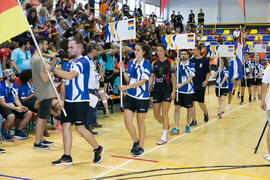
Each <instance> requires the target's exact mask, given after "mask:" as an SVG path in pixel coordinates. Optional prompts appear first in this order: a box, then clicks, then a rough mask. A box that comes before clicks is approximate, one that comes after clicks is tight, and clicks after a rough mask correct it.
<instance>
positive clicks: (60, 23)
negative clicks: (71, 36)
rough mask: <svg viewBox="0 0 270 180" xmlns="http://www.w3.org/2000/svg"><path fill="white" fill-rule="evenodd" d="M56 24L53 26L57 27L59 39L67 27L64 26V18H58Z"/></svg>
mask: <svg viewBox="0 0 270 180" xmlns="http://www.w3.org/2000/svg"><path fill="white" fill-rule="evenodd" d="M57 21H58V24H57V25H56V26H55V28H56V29H57V31H58V32H59V37H60V40H62V39H63V35H64V34H65V32H66V30H67V27H66V26H65V24H64V22H65V21H64V19H61V18H60V19H58V20H57Z"/></svg>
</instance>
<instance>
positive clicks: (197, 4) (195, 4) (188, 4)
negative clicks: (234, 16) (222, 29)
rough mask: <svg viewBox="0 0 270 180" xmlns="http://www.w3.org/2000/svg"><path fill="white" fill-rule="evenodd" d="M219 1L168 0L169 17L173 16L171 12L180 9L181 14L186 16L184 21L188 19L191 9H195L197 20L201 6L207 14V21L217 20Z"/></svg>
mask: <svg viewBox="0 0 270 180" xmlns="http://www.w3.org/2000/svg"><path fill="white" fill-rule="evenodd" d="M217 3H218V0H192V1H186V0H168V1H167V5H168V11H167V12H168V13H167V15H168V17H169V18H170V17H171V13H172V11H173V10H175V11H176V14H177V11H178V10H180V13H181V15H182V16H183V17H184V23H186V22H187V20H188V15H189V13H190V10H191V9H192V10H193V13H194V14H195V21H196V22H197V18H198V16H197V15H198V13H199V10H200V8H202V9H203V12H204V14H205V22H216V21H217Z"/></svg>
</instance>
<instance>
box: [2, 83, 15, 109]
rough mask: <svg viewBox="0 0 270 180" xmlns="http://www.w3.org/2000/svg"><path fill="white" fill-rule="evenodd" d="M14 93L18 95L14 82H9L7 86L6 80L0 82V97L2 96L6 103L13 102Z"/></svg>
mask: <svg viewBox="0 0 270 180" xmlns="http://www.w3.org/2000/svg"><path fill="white" fill-rule="evenodd" d="M16 95H18V88H17V86H16V84H14V83H11V84H10V86H9V85H8V83H7V82H6V81H2V82H0V98H4V99H5V102H6V103H7V104H13V102H14V99H15V97H16Z"/></svg>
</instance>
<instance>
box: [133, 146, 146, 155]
mask: <svg viewBox="0 0 270 180" xmlns="http://www.w3.org/2000/svg"><path fill="white" fill-rule="evenodd" d="M143 153H144V150H143V148H141V147H138V149H137V151H136V152H135V153H134V156H135V157H138V156H140V155H142V154H143Z"/></svg>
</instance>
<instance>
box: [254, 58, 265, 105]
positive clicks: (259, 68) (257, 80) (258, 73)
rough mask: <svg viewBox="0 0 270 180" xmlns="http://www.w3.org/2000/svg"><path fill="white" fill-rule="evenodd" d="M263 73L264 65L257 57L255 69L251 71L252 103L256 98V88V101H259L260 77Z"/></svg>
mask: <svg viewBox="0 0 270 180" xmlns="http://www.w3.org/2000/svg"><path fill="white" fill-rule="evenodd" d="M263 72H264V65H263V63H262V62H261V61H260V57H259V56H258V55H256V56H255V67H254V71H253V77H254V80H253V102H255V101H256V97H257V88H258V93H259V94H258V100H261V88H260V87H261V85H262V77H263Z"/></svg>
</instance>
